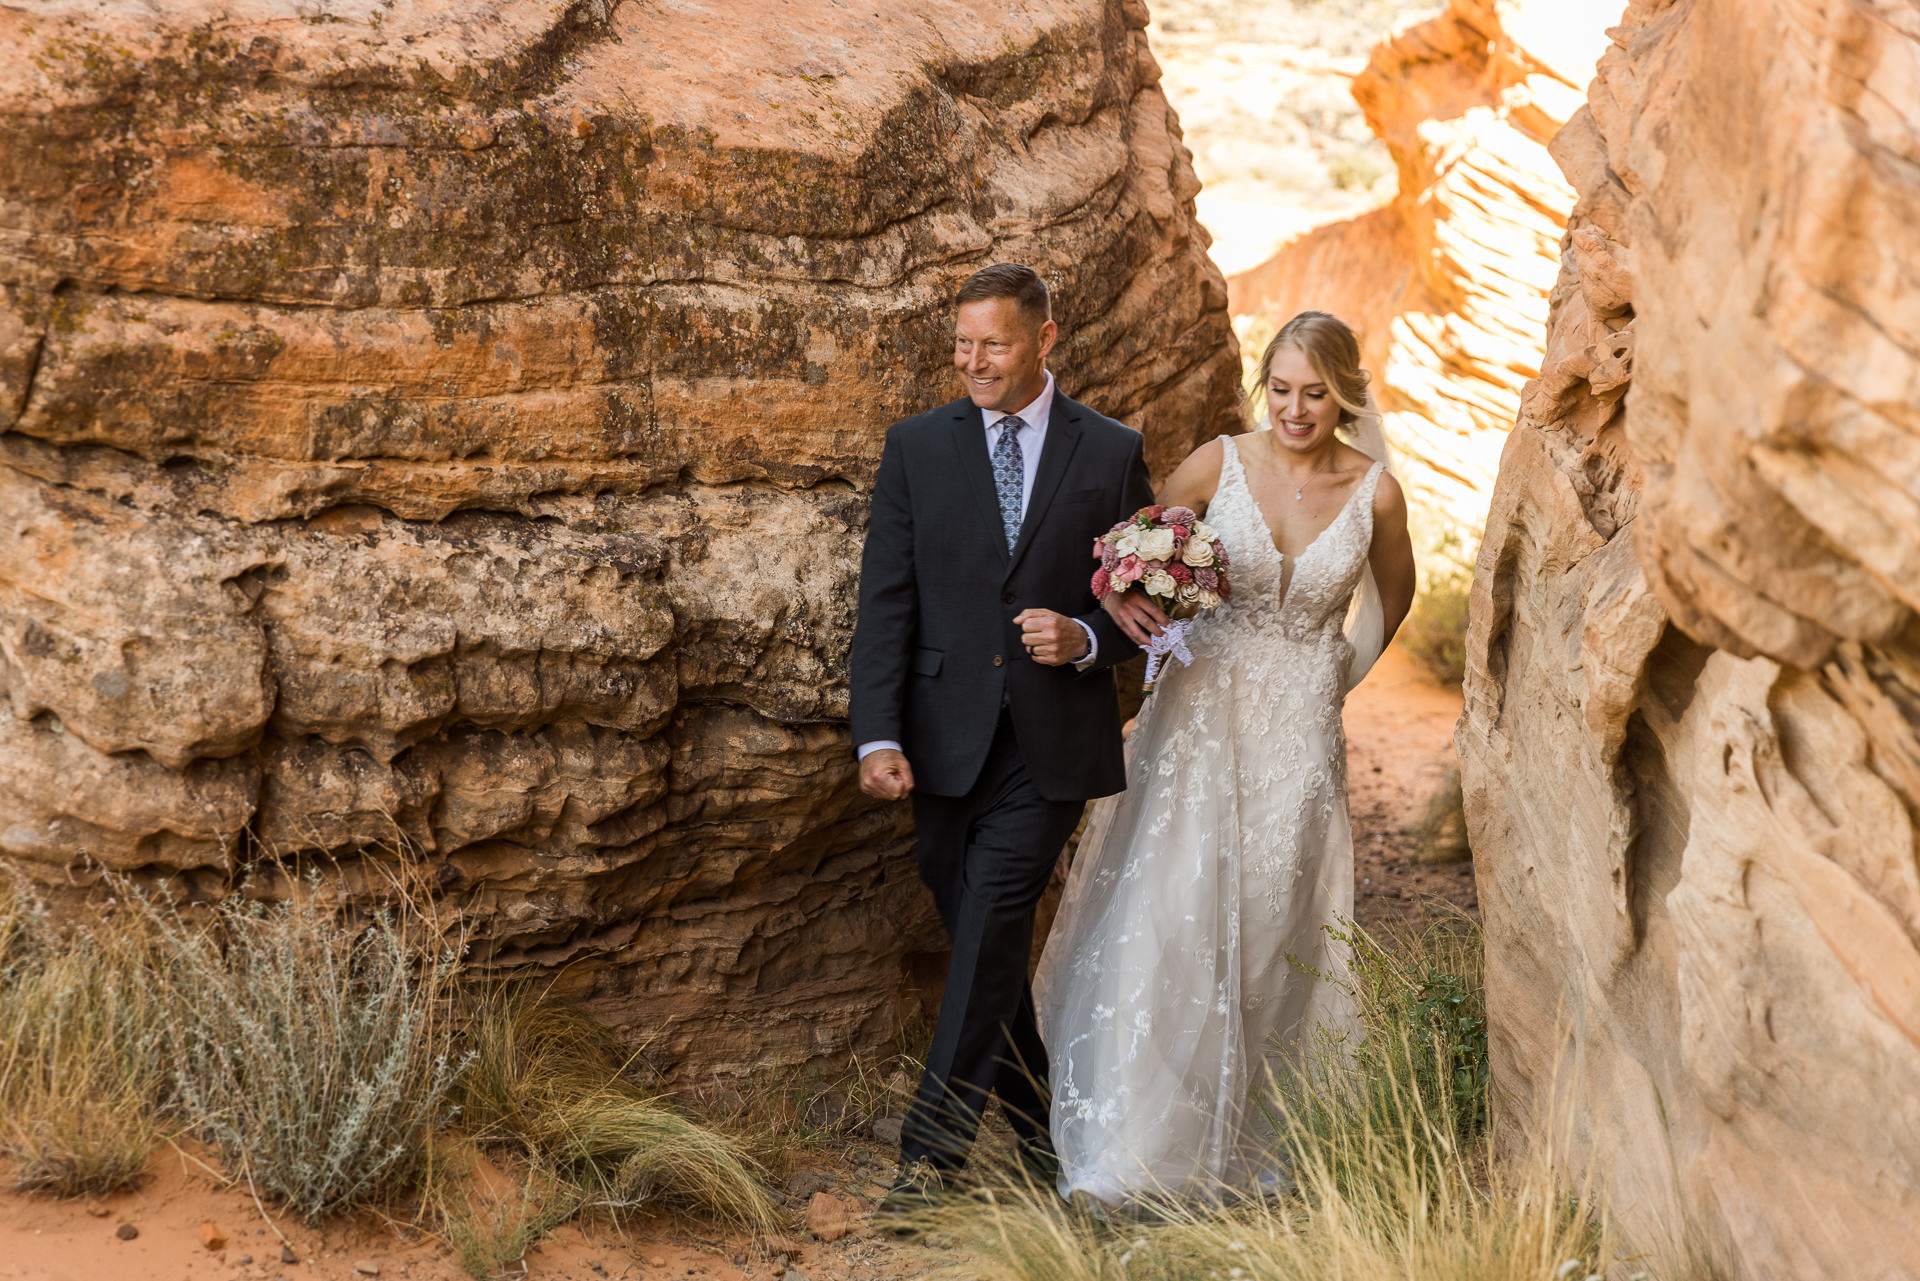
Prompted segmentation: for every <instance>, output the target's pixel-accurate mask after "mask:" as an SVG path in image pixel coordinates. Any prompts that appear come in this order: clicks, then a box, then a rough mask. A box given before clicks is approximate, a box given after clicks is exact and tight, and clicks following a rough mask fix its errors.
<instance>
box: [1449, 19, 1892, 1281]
mask: <svg viewBox="0 0 1920 1281" xmlns="http://www.w3.org/2000/svg"><path fill="white" fill-rule="evenodd" d="M1610 34H1611V36H1612V41H1613V42H1612V46H1611V47H1610V48H1609V49H1608V50H1607V51H1606V53H1605V55H1604V57H1603V58H1602V59H1601V61H1600V65H1599V75H1598V78H1597V79H1595V80H1594V81H1593V84H1592V87H1591V89H1590V90H1589V92H1588V98H1587V105H1586V106H1585V107H1584V108H1583V109H1581V110H1580V111H1579V112H1578V113H1576V114H1575V116H1574V117H1573V119H1572V121H1571V122H1570V123H1569V125H1568V126H1567V128H1566V130H1565V131H1564V132H1562V133H1561V134H1560V135H1559V137H1558V138H1557V139H1556V140H1555V141H1554V144H1553V152H1554V155H1555V157H1556V158H1557V159H1558V160H1559V162H1560V164H1561V166H1562V168H1563V169H1564V170H1565V172H1566V175H1567V177H1568V179H1569V180H1570V181H1571V183H1572V184H1573V186H1574V188H1575V189H1576V190H1577V191H1578V193H1579V203H1578V204H1577V205H1576V207H1575V208H1574V211H1573V216H1572V218H1571V220H1570V222H1569V227H1568V232H1567V235H1566V237H1565V239H1564V240H1563V241H1562V244H1561V254H1560V270H1559V279H1558V281H1557V283H1556V284H1555V286H1554V289H1553V297H1552V315H1551V320H1550V322H1549V325H1548V329H1547V343H1546V357H1545V359H1544V361H1543V362H1542V367H1541V373H1540V377H1539V378H1538V379H1537V380H1535V381H1533V382H1531V383H1529V384H1528V386H1527V388H1526V391H1525V393H1524V395H1523V397H1522V404H1521V411H1520V416H1519V423H1518V426H1517V427H1516V428H1515V429H1514V431H1513V433H1512V435H1511V436H1510V437H1509V438H1508V440H1507V443H1506V447H1505V452H1504V454H1503V455H1502V458H1501V464H1500V474H1499V482H1498V485H1497V487H1496V489H1495V492H1494V496H1493V502H1492V510H1491V512H1490V514H1489V516H1488V519H1487V528H1486V538H1485V542H1484V545H1483V546H1482V549H1481V552H1480V558H1479V566H1478V571H1477V575H1476V577H1475V580H1474V587H1473V609H1472V626H1471V629H1470V634H1469V638H1468V650H1469V654H1468V662H1469V671H1468V676H1467V682H1466V714H1465V716H1464V717H1463V719H1462V722H1461V725H1460V729H1459V732H1458V736H1457V745H1458V748H1459V752H1460V759H1461V770H1462V774H1463V776H1464V781H1465V788H1466V801H1467V819H1468V825H1469V828H1470V831H1471V835H1472V841H1473V848H1474V857H1475V863H1476V870H1477V873H1478V877H1479V883H1480V889H1481V903H1482V906H1483V911H1484V914H1485V919H1486V927H1487V973H1488V979H1487V998H1488V1007H1489V1017H1490V1022H1491V1027H1492V1033H1493V1036H1492V1043H1493V1052H1494V1069H1495V1076H1496V1080H1497V1082H1498V1084H1499V1086H1500V1088H1501V1089H1502V1090H1503V1091H1504V1092H1505V1093H1506V1094H1507V1095H1508V1099H1509V1106H1508V1108H1507V1113H1508V1116H1509V1118H1510V1119H1514V1120H1516V1121H1519V1120H1525V1119H1528V1118H1531V1117H1538V1118H1541V1119H1544V1120H1547V1121H1548V1122H1549V1123H1552V1122H1553V1121H1554V1120H1555V1118H1561V1119H1564V1120H1566V1121H1567V1122H1568V1123H1570V1124H1571V1126H1572V1128H1573V1133H1574V1152H1573V1155H1574V1156H1575V1158H1576V1159H1577V1160H1581V1161H1590V1162H1591V1163H1592V1167H1593V1169H1594V1170H1595V1172H1596V1173H1597V1175H1598V1176H1599V1177H1600V1179H1601V1180H1602V1181H1603V1183H1604V1184H1605V1186H1606V1188H1607V1190H1608V1191H1609V1192H1610V1193H1611V1199H1612V1202H1613V1207H1614V1210H1615V1212H1616V1213H1617V1214H1619V1215H1621V1216H1623V1217H1624V1218H1625V1219H1626V1220H1627V1222H1628V1223H1629V1224H1630V1225H1631V1226H1633V1227H1635V1228H1636V1229H1638V1230H1640V1231H1641V1232H1643V1233H1644V1235H1645V1236H1646V1237H1647V1239H1649V1240H1656V1239H1661V1238H1666V1239H1680V1238H1682V1237H1684V1236H1685V1235H1688V1234H1691V1235H1694V1236H1695V1237H1697V1238H1698V1239H1700V1240H1702V1241H1704V1242H1706V1243H1707V1244H1709V1245H1710V1246H1711V1247H1713V1248H1714V1249H1715V1250H1716V1251H1718V1252H1719V1253H1720V1255H1721V1256H1722V1257H1723V1258H1724V1259H1725V1260H1726V1261H1727V1263H1728V1264H1729V1265H1730V1267H1731V1269H1732V1271H1733V1273H1734V1274H1735V1275H1738V1276H1741V1277H1752V1278H1789V1277H1790V1278H1832V1279H1834V1281H1841V1279H1842V1278H1847V1279H1853V1278H1866V1277H1875V1278H1894V1277H1913V1276H1920V1233H1916V1232H1915V1231H1914V1224H1915V1223H1916V1222H1920V865H1916V856H1915V841H1914V833H1915V826H1914V825H1915V816H1916V814H1917V813H1920V622H1916V616H1915V615H1916V610H1920V420H1917V419H1916V412H1915V408H1914V407H1915V405H1916V404H1920V292H1916V290H1915V289H1914V288H1913V282H1912V271H1913V263H1914V262H1915V261H1916V260H1917V259H1920V182H1916V180H1915V177H1914V174H1915V168H1914V163H1915V159H1916V157H1920V19H1917V18H1916V16H1915V13H1914V11H1913V9H1912V8H1911V7H1910V6H1905V5H1892V4H1875V3H1862V4H1856V5H1827V4H1818V3H1811V2H1808V0H1748V2H1746V3H1736V2H1735V0H1636V2H1635V3H1634V4H1633V5H1632V6H1631V7H1630V8H1629V9H1628V11H1627V14H1626V16H1625V17H1624V18H1623V19H1622V20H1621V25H1620V26H1619V27H1617V28H1615V29H1614V30H1613V31H1612V32H1611V33H1610Z"/></svg>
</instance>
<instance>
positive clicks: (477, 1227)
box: [432, 1144, 580, 1281]
mask: <svg viewBox="0 0 1920 1281" xmlns="http://www.w3.org/2000/svg"><path fill="white" fill-rule="evenodd" d="M483 1159H484V1158H482V1157H481V1156H480V1155H479V1154H478V1153H477V1152H476V1151H474V1150H473V1149H472V1147H471V1145H470V1144H469V1145H468V1146H467V1148H466V1149H464V1159H459V1158H451V1157H450V1158H447V1159H445V1160H443V1161H442V1162H441V1163H440V1168H439V1169H438V1170H437V1173H436V1177H435V1181H434V1183H435V1188H434V1196H433V1198H432V1199H433V1201H434V1202H435V1208H436V1210H437V1211H438V1213H439V1217H440V1221H441V1223H442V1224H443V1225H444V1231H445V1234H446V1238H447V1243H448V1244H449V1245H451V1246H452V1247H453V1252H454V1256H455V1257H456V1258H457V1259H459V1261H460V1266H461V1267H462V1268H464V1269H466V1272H467V1275H468V1276H470V1277H473V1278H474V1281H495V1278H503V1277H522V1276H525V1275H526V1257H527V1251H529V1250H531V1249H532V1248H533V1247H534V1245H535V1244H536V1243H538V1242H539V1240H540V1239H541V1238H542V1237H544V1236H546V1235H547V1234H548V1233H550V1232H552V1231H553V1230H554V1229H555V1228H557V1227H559V1226H560V1225H561V1224H562V1223H565V1222H566V1221H567V1220H568V1219H570V1218H572V1217H573V1216H574V1215H575V1214H576V1213H577V1212H578V1211H579V1209H580V1191H579V1189H578V1188H577V1187H575V1186H574V1185H573V1183H572V1182H571V1181H569V1180H568V1179H566V1178H565V1177H564V1176H562V1175H561V1174H559V1173H558V1172H556V1171H554V1170H552V1169H549V1168H547V1167H545V1166H542V1165H539V1164H537V1163H536V1164H530V1165H528V1166H527V1168H526V1170H525V1172H524V1175H523V1177H521V1178H520V1179H519V1180H518V1181H517V1182H516V1183H513V1184H510V1185H508V1186H506V1187H497V1186H493V1185H490V1184H489V1182H488V1181H487V1180H485V1179H483V1178H482V1177H481V1176H480V1174H479V1166H480V1163H481V1162H482V1160H483ZM450 1163H451V1164H453V1166H454V1169H452V1170H449V1169H447V1168H446V1167H447V1165H448V1164H450Z"/></svg>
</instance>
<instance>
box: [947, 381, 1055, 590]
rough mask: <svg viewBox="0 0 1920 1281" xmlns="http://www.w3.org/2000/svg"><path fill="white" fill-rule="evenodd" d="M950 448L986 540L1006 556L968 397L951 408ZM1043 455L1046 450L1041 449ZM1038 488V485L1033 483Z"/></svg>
mask: <svg viewBox="0 0 1920 1281" xmlns="http://www.w3.org/2000/svg"><path fill="white" fill-rule="evenodd" d="M952 439H953V450H954V457H955V460H956V461H957V463H958V465H959V476H960V483H961V484H962V485H964V486H965V487H966V489H967V491H968V492H969V493H971V494H972V495H973V498H974V505H975V506H976V507H978V508H979V510H980V517H981V519H982V520H984V521H985V522H986V525H985V528H986V530H987V532H988V535H989V537H988V539H987V541H988V542H990V543H992V544H993V546H994V549H995V550H996V551H998V552H999V553H1000V559H1001V561H1002V562H1004V561H1006V559H1007V536H1006V533H1005V530H1004V527H1003V526H1002V525H1001V523H1000V491H999V490H998V489H996V488H995V487H994V483H993V459H992V458H990V457H988V456H987V431H986V427H985V425H984V424H983V422H982V419H981V417H980V410H979V408H978V407H977V406H975V405H974V403H973V402H972V401H970V400H962V401H960V402H959V404H958V405H956V406H955V408H954V422H953V437H952ZM1041 452H1042V454H1043V455H1044V454H1045V452H1046V451H1044V450H1042V451H1041ZM1035 488H1036V489H1038V486H1037V485H1036V486H1035Z"/></svg>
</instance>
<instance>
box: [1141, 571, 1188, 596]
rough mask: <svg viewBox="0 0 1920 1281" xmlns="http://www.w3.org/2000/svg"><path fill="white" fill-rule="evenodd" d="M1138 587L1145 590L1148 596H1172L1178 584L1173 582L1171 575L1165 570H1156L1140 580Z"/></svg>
mask: <svg viewBox="0 0 1920 1281" xmlns="http://www.w3.org/2000/svg"><path fill="white" fill-rule="evenodd" d="M1140 585H1141V586H1142V587H1144V588H1146V589H1147V594H1148V595H1150V596H1172V595H1173V593H1174V589H1175V588H1177V587H1178V586H1179V585H1180V584H1178V583H1176V582H1174V581H1173V575H1172V574H1169V573H1168V572H1167V571H1166V570H1164V569H1156V570H1154V571H1153V572H1152V573H1151V574H1148V575H1147V576H1146V577H1145V578H1143V579H1141V580H1140Z"/></svg>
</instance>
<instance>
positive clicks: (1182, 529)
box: [1167, 521, 1193, 543]
mask: <svg viewBox="0 0 1920 1281" xmlns="http://www.w3.org/2000/svg"><path fill="white" fill-rule="evenodd" d="M1167 528H1168V529H1171V530H1172V531H1173V537H1174V541H1176V542H1182V543H1184V542H1186V541H1187V539H1188V538H1190V537H1191V536H1192V535H1193V531H1192V530H1191V529H1189V528H1187V526H1185V525H1184V524H1182V523H1180V522H1179V521H1174V522H1173V523H1172V524H1171V525H1168V526H1167Z"/></svg>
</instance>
